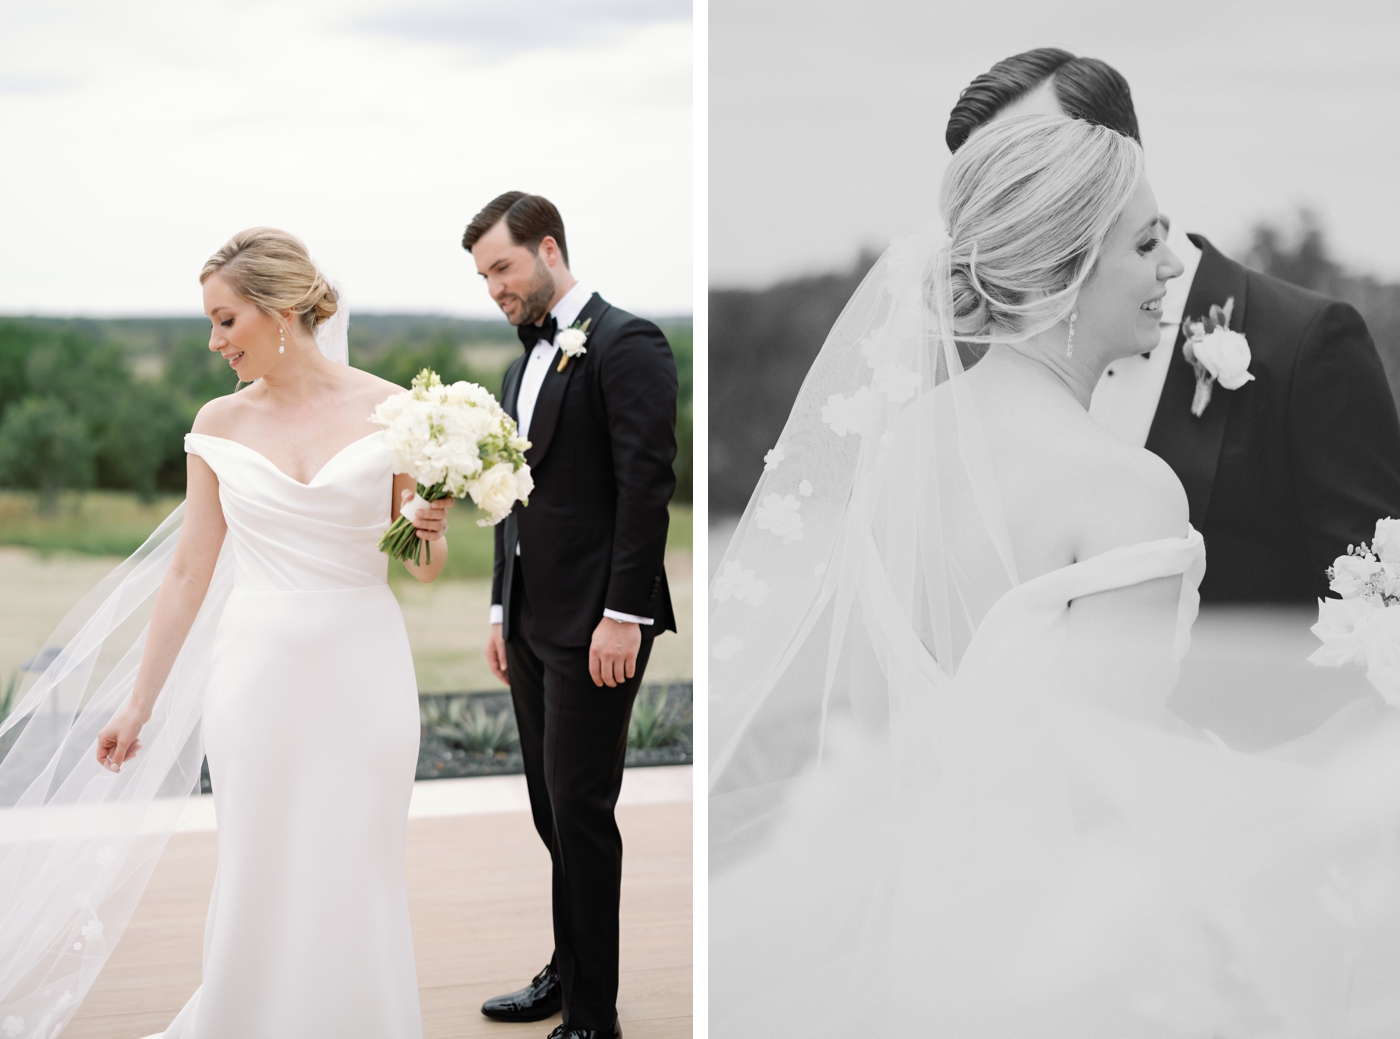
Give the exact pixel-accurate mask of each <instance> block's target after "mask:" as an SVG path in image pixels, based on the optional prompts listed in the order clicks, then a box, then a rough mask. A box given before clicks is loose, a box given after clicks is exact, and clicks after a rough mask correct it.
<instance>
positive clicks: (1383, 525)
mask: <svg viewBox="0 0 1400 1039" xmlns="http://www.w3.org/2000/svg"><path fill="white" fill-rule="evenodd" d="M1371 551H1372V552H1374V553H1375V554H1376V555H1378V556H1380V557H1381V562H1383V563H1400V520H1397V519H1383V520H1377V521H1376V536H1375V538H1374V539H1373V540H1372V541H1371Z"/></svg>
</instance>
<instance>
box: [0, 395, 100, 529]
mask: <svg viewBox="0 0 1400 1039" xmlns="http://www.w3.org/2000/svg"><path fill="white" fill-rule="evenodd" d="M93 453H94V452H93V444H92V441H91V439H89V437H88V434H87V430H86V429H84V428H83V423H82V422H81V421H80V420H79V419H78V418H77V416H75V415H74V414H73V413H72V411H70V410H69V409H68V407H67V406H66V405H64V403H63V402H62V401H60V400H56V399H55V398H53V397H26V398H25V399H24V400H22V401H20V402H19V403H18V404H14V405H11V406H10V407H9V408H7V409H5V418H4V421H3V422H0V484H4V485H5V486H9V487H22V488H26V489H29V490H37V491H41V492H43V493H44V494H45V495H46V496H52V495H53V494H54V493H56V492H57V491H60V490H64V489H67V488H79V487H88V486H91V484H92V480H93V464H92V463H93ZM49 504H50V505H51V504H52V502H50V503H49Z"/></svg>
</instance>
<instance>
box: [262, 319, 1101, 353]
mask: <svg viewBox="0 0 1400 1039" xmlns="http://www.w3.org/2000/svg"><path fill="white" fill-rule="evenodd" d="M1069 334H1070V338H1071V339H1072V338H1074V319H1073V318H1070V325H1069ZM277 338H278V339H279V340H281V342H280V343H279V344H278V346H277V352H278V353H279V354H285V353H286V352H287V330H286V329H285V328H279V329H278V330H277Z"/></svg>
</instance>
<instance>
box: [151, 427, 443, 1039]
mask: <svg viewBox="0 0 1400 1039" xmlns="http://www.w3.org/2000/svg"><path fill="white" fill-rule="evenodd" d="M185 445H186V450H187V451H189V452H191V453H193V454H197V455H199V456H200V457H201V458H203V459H204V460H205V461H206V462H208V463H209V466H210V468H212V469H213V470H214V472H215V474H216V475H217V476H218V479H219V500H220V502H221V504H222V506H223V513H224V518H225V519H226V520H227V522H228V538H229V539H230V541H231V543H232V550H233V556H234V562H235V579H234V589H233V591H232V593H231V595H230V597H229V600H228V605H227V607H226V609H225V611H224V614H223V617H222V620H221V622H220V624H219V628H218V632H217V636H216V642H215V647H214V660H213V677H212V680H211V683H210V686H209V689H208V693H207V701H206V708H205V715H204V722H203V736H204V745H205V752H206V754H207V756H208V761H209V774H210V779H211V781H212V783H213V788H214V803H215V811H216V815H217V819H218V842H219V851H218V855H219V860H218V875H217V879H216V881H215V885H214V893H213V898H212V900H211V902H210V906H209V917H208V922H207V925H206V929H205V939H204V976H203V984H202V986H201V987H200V988H199V990H198V991H197V992H196V993H195V994H194V996H193V997H192V998H191V999H190V1001H189V1003H188V1004H187V1005H186V1006H185V1008H184V1009H183V1010H182V1011H181V1012H180V1014H179V1016H178V1017H177V1018H176V1019H175V1021H174V1022H173V1023H172V1024H171V1025H170V1027H169V1029H168V1030H167V1031H166V1032H165V1033H164V1035H165V1037H166V1039H254V1037H268V1039H273V1037H284V1036H285V1037H288V1039H291V1037H296V1039H314V1037H326V1039H331V1037H336V1039H345V1037H363V1039H399V1037H403V1039H416V1037H418V1036H421V1034H422V1025H421V1021H420V1016H419V1007H418V987H417V980H416V975H415V969H414V961H413V943H412V935H411V932H410V929H409V917H408V898H407V891H406V888H405V881H404V842H405V835H406V830H407V819H408V803H409V798H410V795H411V794H412V791H413V778H414V771H415V767H416V762H417V754H418V734H419V722H418V696H417V686H416V682H415V679H414V673H413V662H412V657H411V656H410V652H409V645H408V637H407V633H406V631H405V629H404V623H403V616H402V614H401V613H400V611H399V607H398V604H397V602H396V601H395V599H394V596H393V594H392V593H391V592H390V590H389V587H388V585H387V583H386V577H387V573H388V570H387V567H388V558H387V557H386V556H384V555H383V554H382V553H380V552H379V551H378V550H377V548H376V544H377V541H378V538H379V536H380V534H381V533H382V532H383V531H384V529H385V528H386V527H387V526H388V524H389V520H390V503H391V499H392V494H393V487H392V484H393V471H392V467H391V461H390V456H389V453H388V451H387V449H386V448H385V446H384V442H383V434H382V433H374V434H372V435H370V436H367V437H365V438H363V439H361V440H357V441H355V442H354V443H352V444H350V445H349V446H347V447H346V448H345V449H344V450H342V451H341V452H340V453H339V454H337V455H335V456H334V457H333V458H332V459H331V460H330V461H328V462H327V463H326V464H325V466H324V467H323V468H322V469H321V470H320V472H318V473H317V474H316V475H315V477H314V478H313V479H312V480H311V482H310V483H308V484H302V483H300V482H298V481H297V480H294V479H292V478H291V477H289V476H287V475H285V474H284V473H282V472H281V471H280V470H279V469H277V468H276V467H275V466H274V465H273V464H272V463H271V462H270V461H268V460H267V459H266V458H265V457H263V456H262V455H261V454H259V453H258V452H256V451H254V450H252V449H251V448H248V447H245V446H243V445H241V444H238V443H236V442H234V441H231V440H225V439H222V438H219V437H213V436H206V435H202V434H195V433H191V434H189V436H188V437H187V438H186V441H185Z"/></svg>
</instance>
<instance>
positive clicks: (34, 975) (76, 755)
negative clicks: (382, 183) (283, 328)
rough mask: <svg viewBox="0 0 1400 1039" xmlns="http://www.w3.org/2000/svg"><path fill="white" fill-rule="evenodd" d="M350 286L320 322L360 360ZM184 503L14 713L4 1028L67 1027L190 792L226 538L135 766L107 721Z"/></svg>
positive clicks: (0, 818) (57, 648) (1, 829)
mask: <svg viewBox="0 0 1400 1039" xmlns="http://www.w3.org/2000/svg"><path fill="white" fill-rule="evenodd" d="M348 329H349V311H348V309H347V308H346V306H345V302H344V296H343V295H341V296H340V303H339V306H338V307H337V309H336V312H335V314H334V315H332V316H331V317H330V318H328V319H327V320H326V321H324V322H322V323H321V325H319V326H318V327H317V329H316V343H317V346H318V347H320V349H321V352H322V353H323V354H324V355H325V356H326V357H328V358H330V359H331V360H334V361H337V362H339V363H341V364H346V363H348V362H349V346H348ZM183 514H184V505H183V504H181V505H180V506H178V507H177V508H176V509H175V510H174V511H173V512H172V513H171V514H170V515H169V516H168V517H167V518H166V520H165V521H164V522H163V523H162V524H161V525H160V526H159V528H157V530H156V531H155V533H153V534H152V535H151V536H150V538H148V539H147V540H146V542H145V544H143V545H142V546H141V547H140V548H139V549H138V550H137V551H136V552H135V553H134V554H133V555H132V556H131V557H130V558H129V559H127V560H125V561H124V562H123V563H122V564H121V565H119V566H118V567H117V568H116V569H115V570H113V571H112V573H111V574H109V575H108V576H107V577H106V578H105V579H104V580H103V581H102V582H101V583H100V584H99V585H98V586H97V587H96V588H94V589H93V590H92V591H91V592H90V593H89V594H88V595H87V596H86V597H84V598H83V599H82V601H80V602H79V603H78V605H77V606H75V607H74V608H73V609H72V611H70V613H69V614H68V616H67V617H66V618H65V619H64V621H63V622H62V624H60V625H59V627H58V629H57V631H55V632H54V634H53V636H52V637H51V638H50V639H49V641H48V643H47V646H48V647H51V648H50V649H49V650H48V653H50V654H54V655H53V658H52V660H51V661H50V662H49V663H48V665H47V666H46V667H44V668H43V669H42V670H39V671H31V672H30V674H29V675H28V678H27V679H26V682H25V684H24V686H23V688H22V690H21V694H20V699H19V702H18V704H17V705H16V706H15V708H14V710H13V711H12V712H11V713H10V715H9V716H8V717H7V718H5V720H4V722H3V723H0V754H3V757H2V758H0V1035H4V1036H24V1037H26V1039H27V1037H30V1036H42V1037H49V1036H54V1035H57V1034H58V1033H59V1032H60V1031H61V1029H62V1028H63V1026H64V1025H65V1024H66V1023H67V1021H68V1020H69V1019H70V1018H71V1017H72V1015H73V1013H74V1012H75V1011H76V1009H77V1006H78V1004H79V1003H80V1002H81V1001H82V999H83V998H84V997H85V996H86V994H87V992H88V989H89V988H90V987H91V986H92V983H93V981H94V979H95V978H96V976H97V973H98V971H100V970H101V968H102V965H103V964H104V963H105V962H106V960H107V957H108V955H109V954H110V952H111V950H112V949H113V947H114V946H115V945H116V942H117V939H118V938H119V937H120V936H121V933H122V931H123V929H124V928H125V926H126V924H127V922H128V920H129V919H130V916H131V913H132V911H133V910H134V909H135V907H136V903H137V902H138V901H139V900H140V897H141V893H142V891H143V890H144V889H145V887H146V883H147V881H148V880H149V879H150V875H151V871H152V870H153V869H154V867H155V864H156V861H157V859H158V858H159V857H160V854H161V851H162V849H163V848H164V847H165V844H166V841H167V840H168V839H169V838H170V835H171V834H172V833H173V832H174V831H175V829H176V827H177V825H178V823H179V820H180V817H181V814H182V812H183V811H184V810H185V808H186V807H187V805H188V804H189V800H190V797H191V796H192V795H197V794H198V793H199V776H200V765H201V762H202V760H203V746H202V742H201V738H200V719H201V717H202V714H203V708H204V689H205V684H206V681H207V678H208V675H209V665H210V656H211V652H212V648H213V641H214V632H215V628H216V626H217V624H218V621H219V617H220V616H221V614H222V612H223V608H224V604H225V602H226V601H227V598H228V594H229V591H230V589H231V588H232V585H233V563H232V558H231V556H230V554H229V547H228V544H227V543H225V545H224V548H223V551H222V552H221V554H220V556H219V560H218V564H217V566H216V568H215V571H214V576H213V579H212V581H211V583H210V586H209V591H208V593H207V594H206V596H205V599H204V603H203V605H202V606H201V608H200V611H199V614H198V616H197V617H196V619H195V622H194V626H193V627H192V628H191V630H190V633H189V636H188V637H187V638H186V640H185V643H184V646H183V647H182V649H181V650H180V653H179V656H178V657H177V659H176V661H175V664H174V666H173V668H172V669H171V672H170V677H169V678H168V679H167V681H166V683H165V686H164V687H163V688H162V691H161V694H160V696H159V698H158V699H157V701H156V706H155V709H154V713H153V714H152V716H151V719H150V721H149V722H148V723H147V724H146V726H145V727H144V728H143V730H142V732H141V744H142V747H141V751H140V752H139V753H138V754H137V756H136V757H135V759H133V760H132V761H130V762H128V763H127V764H126V766H125V767H124V768H123V769H122V771H121V772H120V773H119V774H113V773H111V772H108V771H107V770H105V769H103V768H102V767H101V766H100V765H98V763H97V760H96V754H95V746H96V740H97V734H98V732H99V731H100V730H101V728H102V726H103V725H105V724H106V722H107V720H108V719H109V718H110V717H111V715H112V714H113V712H115V711H116V709H117V708H118V707H119V706H121V704H122V703H124V702H125V701H126V699H127V698H128V697H129V696H130V695H131V689H132V685H133V683H134V681H135V678H136V670H137V667H138V665H139V664H140V660H141V653H142V650H143V648H144V646H145V641H146V632H147V620H148V618H149V616H150V612H151V608H152V606H153V604H154V600H155V595H156V592H157V591H158V590H159V588H160V584H161V580H162V579H163V578H164V576H165V572H166V569H167V567H168V566H169V564H170V559H171V556H172V555H173V553H174V551H175V546H176V543H177V541H178V538H179V533H180V524H181V519H182V516H183Z"/></svg>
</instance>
